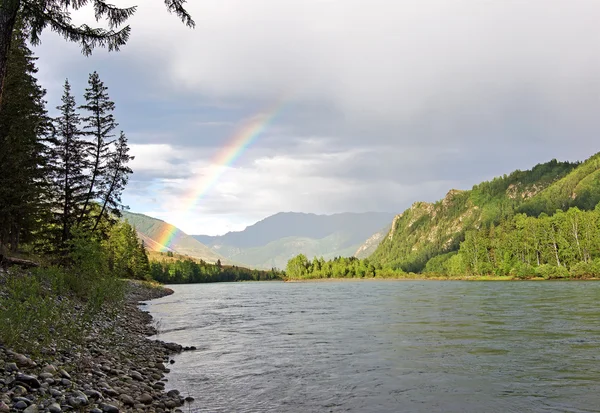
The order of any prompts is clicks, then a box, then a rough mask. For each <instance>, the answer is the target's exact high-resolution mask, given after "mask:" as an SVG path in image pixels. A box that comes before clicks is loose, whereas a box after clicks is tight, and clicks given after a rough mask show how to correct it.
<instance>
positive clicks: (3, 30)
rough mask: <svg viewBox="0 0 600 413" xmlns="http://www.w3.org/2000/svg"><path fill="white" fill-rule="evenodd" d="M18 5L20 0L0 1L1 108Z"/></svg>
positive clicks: (0, 106)
mask: <svg viewBox="0 0 600 413" xmlns="http://www.w3.org/2000/svg"><path fill="white" fill-rule="evenodd" d="M20 5H21V0H1V1H0V108H2V92H4V80H5V79H6V68H7V66H6V63H7V61H8V51H9V50H10V43H11V40H12V34H13V29H14V28H15V22H16V20H17V12H18V11H19V6H20Z"/></svg>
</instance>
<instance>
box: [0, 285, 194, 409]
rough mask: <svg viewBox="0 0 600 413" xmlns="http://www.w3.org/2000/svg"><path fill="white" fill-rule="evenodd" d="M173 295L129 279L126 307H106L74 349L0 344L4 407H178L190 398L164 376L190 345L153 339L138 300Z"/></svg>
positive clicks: (0, 400)
mask: <svg viewBox="0 0 600 413" xmlns="http://www.w3.org/2000/svg"><path fill="white" fill-rule="evenodd" d="M172 293H173V291H172V290H170V289H167V288H164V287H160V286H158V285H152V284H149V283H140V282H133V281H128V282H127V286H126V299H125V302H124V304H123V305H122V308H120V309H119V311H118V312H114V311H112V312H111V311H108V310H109V309H107V311H103V312H101V313H100V314H99V315H98V316H96V317H95V318H94V320H93V321H92V322H91V325H90V326H89V329H88V332H87V336H86V337H85V340H84V341H83V343H79V344H73V345H72V346H71V347H70V348H69V349H68V350H62V351H59V350H56V349H55V348H53V347H48V348H40V349H37V350H38V351H36V354H37V355H35V356H34V355H30V354H23V353H21V352H20V351H19V349H9V348H6V347H5V346H3V345H2V344H0V413H9V412H24V413H38V412H50V413H60V412H63V411H65V412H66V411H74V410H75V411H88V412H93V413H103V412H104V413H118V412H122V411H145V412H155V413H164V412H167V411H178V410H180V408H181V407H182V406H183V405H184V404H185V403H186V399H185V398H184V396H183V395H181V394H179V392H178V391H177V390H171V391H169V392H165V386H166V381H167V378H166V376H165V375H166V373H168V372H169V369H168V368H167V366H168V365H169V363H172V362H173V361H172V360H171V359H170V356H171V355H172V354H174V353H179V352H181V351H183V350H184V349H183V348H182V347H181V346H180V345H178V344H175V343H165V342H162V341H157V340H150V339H149V338H148V337H149V336H152V335H155V334H156V333H157V331H156V329H155V328H154V327H153V326H151V325H150V323H151V322H152V317H151V316H150V315H149V314H148V313H147V312H145V311H142V310H141V309H140V308H139V307H138V305H139V302H140V301H146V300H151V299H155V298H159V297H163V296H166V295H169V294H172ZM76 310H77V309H74V311H76ZM31 336H32V340H33V339H34V337H35V331H32V332H31ZM192 401H193V399H192V398H188V399H187V402H192Z"/></svg>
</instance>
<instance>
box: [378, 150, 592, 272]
mask: <svg viewBox="0 0 600 413" xmlns="http://www.w3.org/2000/svg"><path fill="white" fill-rule="evenodd" d="M599 160H600V155H599V154H596V155H594V156H592V157H591V158H590V159H588V160H587V161H585V162H584V163H570V162H558V161H556V160H552V161H550V162H547V163H544V164H539V165H536V166H535V167H534V168H532V169H531V170H527V171H519V170H517V171H515V172H513V173H511V174H510V175H504V176H502V177H498V178H495V179H493V180H492V181H488V182H483V183H481V184H479V185H475V186H474V187H473V188H472V189H471V190H467V191H459V190H451V191H449V192H448V194H447V195H446V197H445V198H444V199H442V200H440V201H438V202H436V203H426V202H416V203H414V204H413V205H412V206H411V207H410V208H409V209H407V210H406V211H404V212H403V213H402V214H400V215H397V216H396V217H395V218H394V220H393V222H392V228H391V230H390V231H389V233H388V234H387V235H386V236H385V237H384V239H383V241H382V242H381V243H380V244H379V246H378V247H377V249H376V250H375V252H374V253H373V254H372V255H371V257H370V260H371V262H373V263H375V264H376V265H380V266H383V267H388V268H392V269H401V270H403V271H411V272H420V271H423V270H424V269H425V266H426V265H427V263H428V261H429V260H430V259H431V258H433V257H437V256H440V255H442V254H447V253H451V252H453V251H458V249H459V247H460V243H461V242H462V241H463V240H464V239H465V233H466V232H467V231H469V230H473V229H479V228H487V227H490V226H493V225H498V224H500V223H501V222H503V221H506V220H508V219H512V217H513V216H514V215H515V214H517V213H524V214H527V215H529V216H538V215H539V214H540V213H542V212H545V213H546V214H552V213H553V212H555V211H556V210H557V209H561V210H567V209H568V208H569V207H575V206H576V207H579V208H581V209H584V210H586V209H587V210H589V209H593V208H594V206H595V205H596V204H597V203H598V201H599V200H600V181H599V179H600V175H599V172H598V171H599V169H600V163H599V162H598V161H599ZM436 259H437V260H439V258H436Z"/></svg>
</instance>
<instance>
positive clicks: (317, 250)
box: [123, 212, 394, 269]
mask: <svg viewBox="0 0 600 413" xmlns="http://www.w3.org/2000/svg"><path fill="white" fill-rule="evenodd" d="M393 217H394V214H393V213H386V212H366V213H341V214H334V215H316V214H306V213H297V212H281V213H278V214H275V215H272V216H270V217H268V218H265V219H263V220H261V221H259V222H257V223H256V224H254V225H251V226H249V227H247V228H246V229H245V230H243V231H237V232H229V233H227V234H225V235H221V236H209V235H191V236H190V235H188V234H186V233H185V232H183V231H181V230H180V229H178V228H176V227H174V226H173V225H171V224H168V223H166V222H164V221H162V220H159V219H156V218H152V217H149V216H146V215H143V214H135V213H130V212H125V213H124V215H123V218H124V219H127V220H128V221H129V223H131V224H132V225H133V226H134V227H135V228H136V230H137V232H138V234H139V236H140V238H141V239H142V240H144V243H145V244H146V246H147V248H149V249H150V250H153V251H168V250H170V251H173V252H176V253H179V254H183V255H188V256H190V257H194V258H199V259H203V260H205V261H207V262H216V260H218V259H220V260H221V262H222V263H224V264H225V263H228V264H237V265H244V266H248V267H252V268H266V269H270V268H274V267H275V268H280V269H284V268H285V266H286V265H287V262H288V260H289V259H290V258H292V257H294V256H296V255H298V254H305V255H306V256H307V257H309V258H311V259H312V258H313V257H324V258H325V259H331V258H334V257H336V256H352V255H354V254H355V253H357V251H358V250H359V249H360V248H363V247H362V245H363V243H365V242H367V241H368V239H370V238H371V237H372V236H373V234H374V233H376V232H378V231H381V229H382V228H384V227H385V226H386V225H387V226H388V227H389V223H390V222H391V220H392V219H393ZM165 231H170V232H172V233H173V234H174V235H173V236H172V237H171V242H169V245H168V246H165V245H162V244H160V242H161V240H162V238H164V237H163V234H164V232H165ZM385 232H387V230H386V231H385ZM375 247H376V245H375V246H370V247H369V249H368V250H369V251H372V250H373V249H374V248H375ZM362 252H363V250H361V253H362Z"/></svg>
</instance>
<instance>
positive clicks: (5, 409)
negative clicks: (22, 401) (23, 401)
mask: <svg viewBox="0 0 600 413" xmlns="http://www.w3.org/2000/svg"><path fill="white" fill-rule="evenodd" d="M0 412H2V413H8V412H10V407H8V405H7V404H6V403H4V402H3V401H0Z"/></svg>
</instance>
